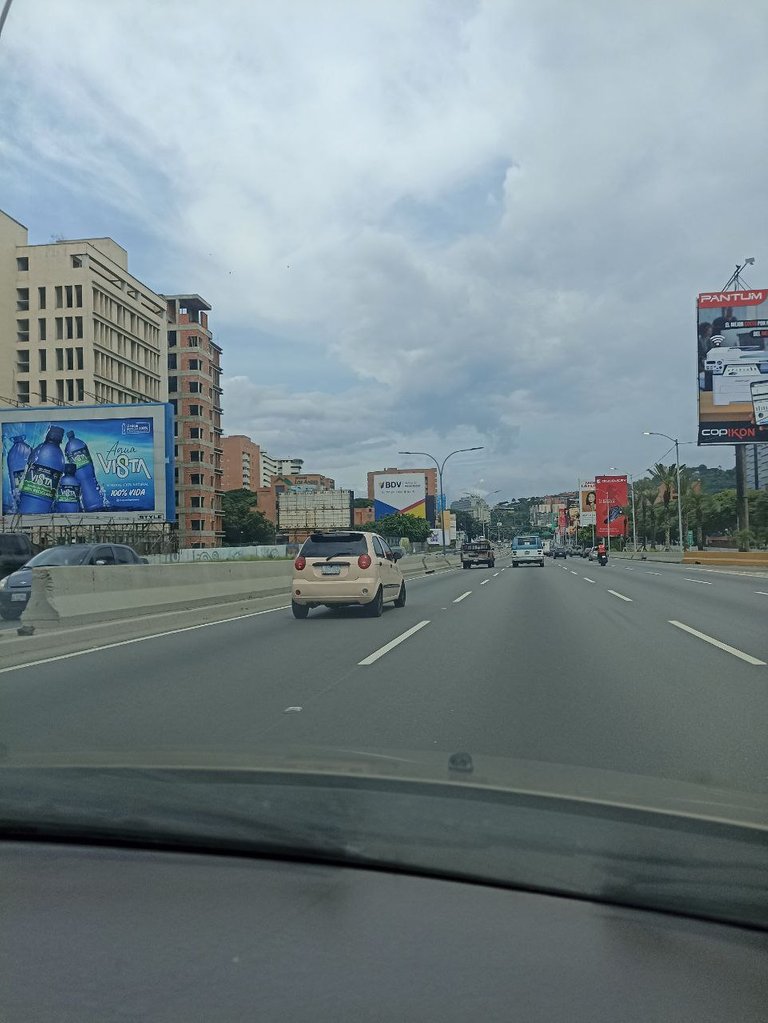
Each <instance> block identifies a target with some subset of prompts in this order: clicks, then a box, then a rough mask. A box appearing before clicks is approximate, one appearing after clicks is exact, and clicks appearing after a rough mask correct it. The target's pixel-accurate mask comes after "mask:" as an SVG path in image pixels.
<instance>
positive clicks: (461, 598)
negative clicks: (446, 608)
mask: <svg viewBox="0 0 768 1023" xmlns="http://www.w3.org/2000/svg"><path fill="white" fill-rule="evenodd" d="M471 593H472V590H467V592H466V593H462V595H461V596H460V597H457V598H456V599H455V600H454V602H453V603H454V604H460V603H461V602H462V600H464V598H465V597H468V596H469V595H470V594H471Z"/></svg>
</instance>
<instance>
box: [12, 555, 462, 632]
mask: <svg viewBox="0 0 768 1023" xmlns="http://www.w3.org/2000/svg"><path fill="white" fill-rule="evenodd" d="M459 563H460V562H459V559H458V558H455V557H446V558H443V557H442V555H429V554H428V555H414V556H412V557H409V558H405V559H403V561H401V562H400V565H401V568H402V571H403V575H404V576H405V577H406V578H411V577H413V576H417V575H426V574H430V573H432V572H441V571H446V570H448V569H450V568H456V567H457V566H458V564H459ZM292 573H293V563H292V562H290V561H260V562H253V561H252V562H237V561H225V562H195V563H193V564H176V565H116V566H108V565H101V566H97V567H76V566H61V567H56V568H35V569H33V570H32V595H31V597H30V600H29V603H28V605H27V607H26V609H25V610H24V613H23V615H22V616H21V623H22V625H23V626H30V625H31V626H33V627H34V628H35V629H38V628H46V627H49V628H50V627H52V626H56V625H60V624H62V623H63V624H70V625H90V624H95V623H98V622H104V621H118V620H121V619H126V618H132V617H138V616H139V615H151V614H157V613H160V612H165V611H184V610H188V609H192V608H196V607H206V606H211V605H216V604H220V603H227V602H229V601H236V600H253V599H256V598H259V597H277V596H280V595H284V596H285V599H286V600H289V599H290V589H291V577H292Z"/></svg>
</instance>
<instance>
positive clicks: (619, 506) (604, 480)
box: [595, 476, 629, 536]
mask: <svg viewBox="0 0 768 1023" xmlns="http://www.w3.org/2000/svg"><path fill="white" fill-rule="evenodd" d="M595 496H596V498H597V502H596V503H597V528H596V532H597V535H598V536H626V533H627V517H626V515H625V514H624V508H625V507H626V505H627V502H628V500H629V495H628V491H627V477H626V476H595Z"/></svg>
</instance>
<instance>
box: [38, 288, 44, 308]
mask: <svg viewBox="0 0 768 1023" xmlns="http://www.w3.org/2000/svg"><path fill="white" fill-rule="evenodd" d="M37 307H38V309H45V288H38V289H37Z"/></svg>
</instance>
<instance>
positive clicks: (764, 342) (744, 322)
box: [696, 288, 768, 445]
mask: <svg viewBox="0 0 768 1023" xmlns="http://www.w3.org/2000/svg"><path fill="white" fill-rule="evenodd" d="M696 325H697V333H698V354H697V358H698V363H697V365H698V373H699V444H702V445H703V444H754V443H756V442H757V443H759V442H761V441H763V442H764V441H768V422H766V421H765V418H764V415H763V413H764V395H765V393H766V389H768V289H766V288H763V289H759V290H755V291H716V292H704V293H702V294H701V295H699V296H698V298H697V300H696Z"/></svg>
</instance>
